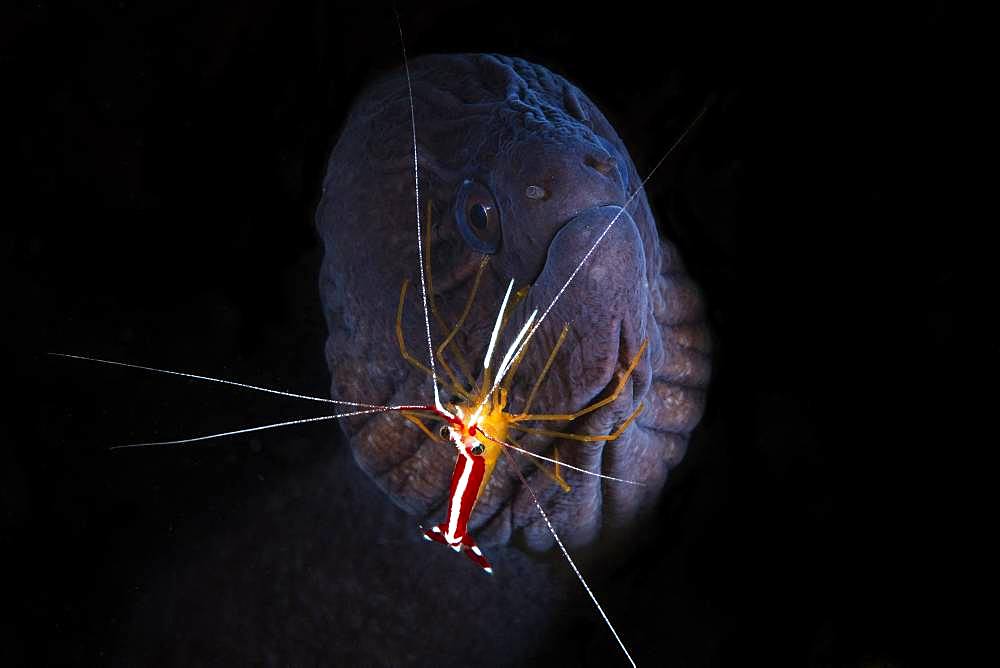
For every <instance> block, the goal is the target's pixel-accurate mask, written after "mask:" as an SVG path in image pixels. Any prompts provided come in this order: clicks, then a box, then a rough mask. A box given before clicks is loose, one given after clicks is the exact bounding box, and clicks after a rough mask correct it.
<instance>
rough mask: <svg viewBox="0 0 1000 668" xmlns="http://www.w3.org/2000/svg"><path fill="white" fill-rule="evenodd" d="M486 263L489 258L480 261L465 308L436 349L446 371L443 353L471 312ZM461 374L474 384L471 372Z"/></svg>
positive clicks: (464, 371) (460, 358) (465, 371)
mask: <svg viewBox="0 0 1000 668" xmlns="http://www.w3.org/2000/svg"><path fill="white" fill-rule="evenodd" d="M488 262H489V256H484V257H483V259H482V261H481V262H480V263H479V269H478V270H476V278H475V279H474V280H473V282H472V290H470V291H469V296H468V297H467V298H466V300H465V307H464V308H463V309H462V313H461V315H460V316H459V317H458V321H457V322H456V323H455V326H454V327H453V328H452V330H451V331H450V332H449V333H448V336H446V337H445V339H444V341H442V342H441V345H439V346H438V348H437V354H436V357H437V359H438V361H440V362H441V365H442V366H443V367H445V368H446V369H447V368H448V366H447V362H445V360H444V351H445V349H446V348H447V347H448V345H449V344H450V343H451V342H452V339H454V338H455V335H456V334H458V332H459V331H460V330H461V328H462V325H463V324H465V319H466V318H467V317H468V316H469V311H471V310H472V303H473V301H474V300H475V297H476V292H478V291H479V281H480V280H481V279H482V278H483V271H484V270H485V269H486V264H487V263H488ZM455 352H456V353H458V348H457V346H456V347H455ZM462 359H463V358H462V357H459V365H460V366H461V364H462ZM462 372H463V373H464V374H465V376H466V378H468V379H469V384H470V385H471V384H473V383H474V382H475V380H476V379H475V377H474V376H473V375H472V372H471V371H469V370H468V369H463V370H462Z"/></svg>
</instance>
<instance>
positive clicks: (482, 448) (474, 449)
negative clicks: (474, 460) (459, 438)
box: [469, 443, 486, 455]
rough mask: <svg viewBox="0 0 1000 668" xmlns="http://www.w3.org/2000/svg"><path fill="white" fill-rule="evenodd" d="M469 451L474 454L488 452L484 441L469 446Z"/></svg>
mask: <svg viewBox="0 0 1000 668" xmlns="http://www.w3.org/2000/svg"><path fill="white" fill-rule="evenodd" d="M469 451H470V452H471V453H472V454H474V455H481V454H483V453H484V452H486V446H485V445H483V444H482V443H476V444H475V445H474V446H472V447H471V448H469Z"/></svg>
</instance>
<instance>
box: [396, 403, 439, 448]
mask: <svg viewBox="0 0 1000 668" xmlns="http://www.w3.org/2000/svg"><path fill="white" fill-rule="evenodd" d="M400 412H401V413H402V414H403V417H405V418H406V419H407V420H409V421H410V422H412V423H413V424H415V425H417V426H418V427H420V431H422V432H424V433H425V434H427V437H428V438H430V439H431V440H432V441H434V442H435V443H444V442H445V441H444V440H442V439H441V437H440V436H438V435H437V434H435V433H434V432H432V431H431V430H430V429H428V428H427V425H425V424H424V421H423V420H421V419H420V418H419V417H418V416H417V414H416V413H413V412H410V411H400Z"/></svg>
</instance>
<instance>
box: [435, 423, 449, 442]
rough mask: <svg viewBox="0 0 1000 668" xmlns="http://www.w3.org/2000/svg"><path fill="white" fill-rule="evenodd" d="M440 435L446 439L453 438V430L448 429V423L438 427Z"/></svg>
mask: <svg viewBox="0 0 1000 668" xmlns="http://www.w3.org/2000/svg"><path fill="white" fill-rule="evenodd" d="M438 435H439V436H440V437H441V438H443V439H444V440H446V441H447V440H450V439H451V430H450V429H448V425H446V424H443V425H441V428H440V429H438Z"/></svg>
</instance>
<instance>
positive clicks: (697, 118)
mask: <svg viewBox="0 0 1000 668" xmlns="http://www.w3.org/2000/svg"><path fill="white" fill-rule="evenodd" d="M711 103H712V101H711V100H709V101H708V102H706V103H705V105H704V106H703V107H702V108H701V111H699V112H698V115H697V116H695V117H694V120H692V121H691V122H690V123H689V124H688V126H687V127H686V128H684V132H682V133H680V135H678V137H677V139H675V140H674V143H673V144H671V145H670V148H668V149H667V152H666V153H664V154H663V157H661V158H660V159H659V160H658V161H657V162H656V164H655V165H653V168H652V169H651V170H649V174H647V175H646V178H644V179H643V180H642V182H641V183H639V187H638V188H636V189H635V190H634V191H633V192H632V194H631V195H629V198H628V199H627V200H625V204H624V206H622V207H621V208H620V209H619V210H618V213H616V214H615V215H614V217H613V218H612V219H611V222H610V223H608V224H607V226H606V227H605V228H604V231H603V232H601V234H600V235H599V236H598V237H597V240H596V241H595V242H594V244H593V245H592V246H591V247H590V250H588V251H587V253H586V254H585V255H584V256H583V259H581V260H580V263H579V264H577V265H576V269H574V270H573V272H572V273H571V274H570V275H569V278H567V279H566V282H565V283H563V286H562V287H561V288H559V292H557V293H556V296H555V297H553V298H552V302H551V303H550V304H549V305H548V307H547V308H546V309H545V311H544V312H543V313H542V317H541V318H539V319H538V322H536V323H535V326H534V327H532V328H531V331H530V332H528V336H527V337H525V339H524V341H523V342H522V343H521V347H520V348H518V350H517V354H518V355H520V354H521V350H522V349H523V348H524V347H525V346H527V345H528V342H529V341H531V337H532V336H534V334H535V331H536V330H538V328H539V327H541V326H542V323H543V322H544V321H545V318H546V316H548V314H549V311H551V310H552V307H554V306H555V305H556V302H558V301H559V298H560V297H562V296H563V293H564V292H566V288H568V287H569V284H570V283H572V282H573V279H574V278H576V275H577V274H578V273H580V270H581V269H583V265H585V264H587V260H589V259H590V256H591V255H593V254H594V251H595V250H597V246H598V245H599V244H600V243H601V241H603V240H604V237H606V236H607V234H608V232H609V231H611V228H612V227H614V224H615V223H617V222H618V219H619V218H620V217H621V215H622V214H623V213H624V212H625V210H626V209H628V207H629V205H630V204H631V203H632V201H633V200H634V199H635V198H636V196H637V195H638V194H639V193H641V192H642V190H643V187H644V186H645V185H646V182H647V181H649V180H650V179H651V178H653V174H655V173H656V170H658V169H659V168H660V165H662V164H663V163H664V162H666V160H667V158H669V157H670V155H671V154H672V153H673V152H674V149H676V148H677V147H678V146H680V144H681V142H682V141H684V138H685V137H687V136H688V133H689V132H691V130H692V128H694V126H695V125H697V124H698V121H700V120H701V117H702V116H704V115H705V112H706V111H708V108H709V107H710V106H711Z"/></svg>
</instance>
